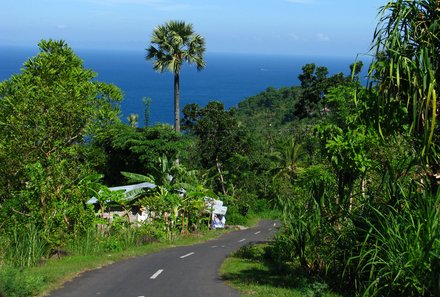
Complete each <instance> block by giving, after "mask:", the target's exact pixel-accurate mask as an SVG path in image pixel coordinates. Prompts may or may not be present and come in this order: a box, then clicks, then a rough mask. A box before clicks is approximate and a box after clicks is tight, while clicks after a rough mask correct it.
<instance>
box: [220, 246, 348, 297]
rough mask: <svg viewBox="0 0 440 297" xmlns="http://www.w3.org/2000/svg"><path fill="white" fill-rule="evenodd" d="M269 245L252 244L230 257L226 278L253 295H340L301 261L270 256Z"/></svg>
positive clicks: (243, 292) (224, 271) (223, 270)
mask: <svg viewBox="0 0 440 297" xmlns="http://www.w3.org/2000/svg"><path fill="white" fill-rule="evenodd" d="M266 248H267V245H248V246H245V247H243V248H242V249H241V250H239V251H238V252H236V253H235V254H234V255H232V256H231V257H229V258H228V259H227V260H226V261H225V262H224V263H223V265H222V267H221V270H220V273H221V276H222V278H223V279H224V280H226V281H227V283H228V284H229V285H230V286H232V287H233V288H235V289H237V290H238V291H240V293H241V296H244V297H245V296H252V297H304V296H310V297H315V296H316V297H318V296H323V297H324V296H325V297H340V296H341V295H338V294H335V293H332V292H330V290H329V289H328V287H327V285H326V284H325V283H322V282H320V281H318V280H314V279H310V278H309V277H308V276H307V275H306V274H305V273H304V272H303V270H302V269H301V267H300V266H299V264H298V265H289V266H287V265H283V266H280V265H276V264H275V263H273V262H272V261H271V260H270V259H268V256H267V252H266Z"/></svg>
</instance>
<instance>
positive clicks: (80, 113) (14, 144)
mask: <svg viewBox="0 0 440 297" xmlns="http://www.w3.org/2000/svg"><path fill="white" fill-rule="evenodd" d="M39 47H40V53H39V54H38V55H37V56H35V57H33V58H30V59H29V60H28V61H26V62H25V63H24V68H23V69H22V72H21V73H20V74H17V75H13V76H12V77H11V78H10V79H9V80H6V81H3V82H2V83H0V114H1V115H2V119H1V120H0V147H1V152H0V197H1V198H0V202H4V204H3V205H2V206H3V207H1V208H0V219H4V220H7V221H8V222H12V224H13V223H14V216H15V219H16V220H17V221H23V220H30V221H31V222H32V223H33V224H35V225H36V226H38V227H41V226H43V227H44V228H46V230H47V231H48V232H49V231H50V236H53V234H54V233H55V232H52V231H54V230H48V229H47V228H48V227H50V228H54V229H57V228H58V230H59V228H60V227H63V228H66V227H67V228H71V227H72V226H73V225H74V221H75V219H74V218H75V216H76V215H77V214H78V213H79V212H80V210H79V208H82V207H83V206H82V202H84V199H85V195H83V194H84V193H79V192H78V181H79V180H81V179H82V178H84V176H87V175H89V174H90V173H91V171H92V168H91V164H92V163H93V162H92V159H93V158H94V152H93V151H92V150H90V149H89V147H88V146H87V145H86V144H87V143H88V141H90V139H92V138H93V136H94V135H95V134H96V133H97V131H99V130H100V129H102V128H103V127H105V126H107V125H108V124H110V123H114V122H118V121H120V120H119V118H118V114H119V109H118V108H117V107H116V105H115V104H114V103H115V102H117V101H120V100H122V93H121V92H120V90H119V89H118V88H117V87H115V86H113V85H109V84H105V83H102V82H98V81H95V80H94V78H95V76H96V74H95V73H94V72H93V71H91V70H89V69H85V68H84V66H83V62H82V60H81V59H80V58H79V57H78V56H76V55H75V54H74V52H73V51H72V49H71V48H70V47H69V46H68V45H67V44H66V43H65V42H64V41H54V40H48V41H45V40H43V41H41V42H40V43H39ZM11 214H13V215H11ZM2 221H3V220H2ZM3 226H6V224H5V225H3Z"/></svg>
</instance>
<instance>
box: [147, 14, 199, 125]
mask: <svg viewBox="0 0 440 297" xmlns="http://www.w3.org/2000/svg"><path fill="white" fill-rule="evenodd" d="M204 53H205V39H204V38H203V37H202V36H201V35H200V34H197V33H195V32H194V30H193V26H192V24H187V23H185V22H183V21H169V22H167V23H165V24H163V25H159V26H157V27H156V28H155V29H154V30H153V34H152V36H151V46H150V47H149V48H148V49H147V56H146V59H147V60H154V62H153V69H154V70H156V71H159V72H163V71H165V70H166V71H170V72H171V73H173V74H174V128H175V130H176V132H180V109H179V104H180V96H179V87H180V69H181V67H182V64H183V63H184V62H187V63H189V64H194V65H196V67H197V70H202V69H203V68H204V67H205V65H206V63H205V61H204V60H203V54H204Z"/></svg>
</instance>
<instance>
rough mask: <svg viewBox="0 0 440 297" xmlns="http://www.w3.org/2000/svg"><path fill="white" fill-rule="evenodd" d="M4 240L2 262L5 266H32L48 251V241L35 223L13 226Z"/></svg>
mask: <svg viewBox="0 0 440 297" xmlns="http://www.w3.org/2000/svg"><path fill="white" fill-rule="evenodd" d="M6 240H7V243H6V251H5V258H4V264H5V265H7V266H12V267H17V268H27V267H32V266H35V265H36V264H37V263H38V262H39V261H41V260H42V259H43V258H44V257H45V256H46V255H47V253H48V243H47V241H46V240H45V239H44V237H43V234H42V232H41V230H39V229H38V228H37V227H36V226H35V225H25V226H22V227H20V228H18V227H15V228H13V229H12V231H11V234H10V236H9V238H8V239H6Z"/></svg>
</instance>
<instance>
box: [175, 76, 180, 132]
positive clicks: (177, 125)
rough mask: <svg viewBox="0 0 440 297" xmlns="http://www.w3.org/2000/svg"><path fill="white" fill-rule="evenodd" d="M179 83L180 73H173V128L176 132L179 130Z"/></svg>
mask: <svg viewBox="0 0 440 297" xmlns="http://www.w3.org/2000/svg"><path fill="white" fill-rule="evenodd" d="M179 85H180V74H179V73H174V130H175V131H176V132H180V110H179V103H180V102H179V101H180V94H179Z"/></svg>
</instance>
